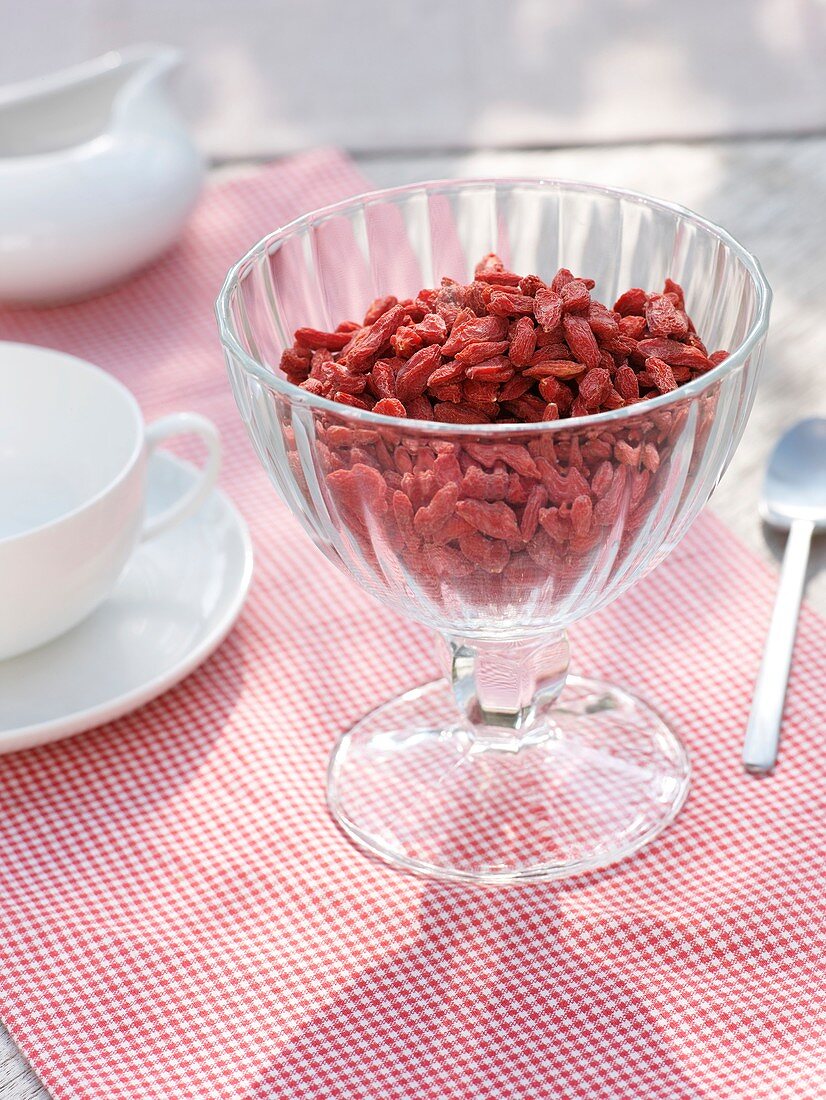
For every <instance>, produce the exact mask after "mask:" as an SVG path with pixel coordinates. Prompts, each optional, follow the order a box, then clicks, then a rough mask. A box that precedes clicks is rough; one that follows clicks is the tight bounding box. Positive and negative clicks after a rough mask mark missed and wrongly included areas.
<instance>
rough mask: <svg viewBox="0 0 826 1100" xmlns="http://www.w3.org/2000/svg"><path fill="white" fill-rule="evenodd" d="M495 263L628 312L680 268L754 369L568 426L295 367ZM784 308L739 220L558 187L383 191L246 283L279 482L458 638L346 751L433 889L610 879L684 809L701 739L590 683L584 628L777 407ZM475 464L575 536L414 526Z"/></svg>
mask: <svg viewBox="0 0 826 1100" xmlns="http://www.w3.org/2000/svg"><path fill="white" fill-rule="evenodd" d="M488 252H496V253H498V254H499V255H500V256H501V257H502V259H503V260H504V261H505V263H506V265H507V266H508V267H509V268H510V269H511V270H514V271H518V272H522V273H526V274H527V273H535V274H538V275H540V276H542V277H543V278H546V279H550V278H551V277H552V275H553V274H554V272H555V271H556V270H557V269H558V268H560V267H563V266H564V267H568V268H570V269H571V270H573V271H574V272H575V273H576V274H578V275H583V276H587V277H590V278H593V279H595V280H596V289H595V291H594V294H595V296H596V297H598V298H599V300H600V301H604V302H608V303H610V302H612V301H613V300H614V299H615V298H616V297H617V296H618V294H619V293H621V292H622V291H624V290H626V289H628V288H629V287H632V286H640V287H644V288H646V289H648V290H656V289H659V288H660V287H661V286H662V285H663V282H664V280H665V278H666V277H670V278H672V279H674V280H676V281H677V282H679V283H681V284H682V286H683V287H684V289H685V293H686V303H687V309H688V312H689V313H690V315H691V317H692V319H693V320H694V323H695V324H696V326H697V330H698V332H699V333H700V334H701V335H702V337H703V339H704V341H705V342H706V344H707V345H708V347H709V348H710V349H716V348H724V349H727V350H729V351H730V353H731V354H730V355H729V357H728V358H727V359H726V360H725V361H724V362H723V363H721V364H720V365H719V366H717V367H715V368H714V369H713V370H710V371H709V372H708V373H707V374H705V375H703V376H702V377H700V378H698V379H696V380H695V381H692V382H690V383H688V384H686V385H684V386H681V387H678V388H677V389H676V390H674V391H672V392H671V393H667V394H663V395H661V396H660V397H657V398H655V399H653V400H650V401H646V402H641V403H639V404H637V405H632V406H629V407H624V408H620V409H616V410H614V411H611V412H606V413H600V414H598V415H593V416H586V417H580V418H576V419H567V420H557V421H551V422H547V423H542V424H517V425H513V424H490V425H447V424H436V423H430V422H421V421H413V420H398V419H394V418H391V417H383V416H377V415H375V414H373V413H370V412H367V411H363V410H359V409H355V408H350V407H347V406H344V405H341V404H338V403H334V402H331V401H328V400H326V399H324V398H321V397H316V396H314V395H312V394H310V393H308V392H306V391H305V390H302V389H300V388H297V387H296V386H293V385H291V384H290V383H288V382H287V381H286V380H285V379H284V377H283V376H282V375H281V373H280V371H279V367H278V364H279V360H280V357H281V353H282V351H283V350H284V349H285V348H286V347H288V346H289V345H290V344H291V343H292V334H293V332H294V330H295V329H296V328H298V327H301V326H312V327H316V328H320V329H324V330H328V331H329V330H332V329H334V328H335V327H336V325H337V324H338V323H339V322H341V321H343V320H346V319H358V318H360V317H361V316H362V315H363V314H364V311H365V309H366V307H367V305H368V304H369V303H370V302H371V301H372V300H373V299H374V298H378V297H381V296H384V295H389V294H394V295H396V296H397V297H399V298H403V297H415V296H416V294H417V292H418V290H419V289H420V288H421V287H424V286H438V285H439V281H440V279H441V277H442V276H445V275H447V276H450V277H452V278H454V279H456V280H459V281H460V282H465V283H466V282H469V281H470V280H471V279H472V278H473V268H474V265H475V263H476V262H477V261H478V260H479V259H480V258H481V257H482V256H483V255H485V254H486V253H488ZM769 304H770V291H769V287H768V285H767V283H766V280H765V278H764V276H763V274H762V272H761V270H760V267H759V265H758V264H757V262H756V261H755V260H754V259H753V257H752V256H750V255H749V254H748V253H747V252H746V251H745V250H744V249H743V248H742V247H741V246H740V245H739V244H738V243H737V242H736V241H734V240H733V239H732V238H731V237H730V236H729V235H728V234H727V233H725V232H724V231H723V230H721V229H719V228H718V227H717V226H715V225H712V224H711V223H709V222H707V221H705V220H703V219H702V218H699V217H698V216H696V215H695V214H692V213H691V212H689V211H688V210H685V209H682V208H680V207H677V206H673V205H671V204H669V203H664V202H660V201H657V200H655V199H651V198H647V197H645V196H643V195H637V194H633V193H629V192H623V191H617V190H611V189H608V188H602V187H596V186H591V185H587V184H581V183H568V182H562V181H556V180H492V181H464V182H463V181H459V182H436V183H428V184H419V185H415V186H412V187H405V188H399V189H395V190H391V191H380V192H374V193H372V194H369V195H363V196H360V197H358V198H355V199H351V200H348V201H347V202H344V203H339V204H338V205H336V206H331V207H328V208H326V209H324V210H319V211H316V212H314V213H312V214H308V215H306V216H305V217H302V218H299V219H298V220H297V221H294V222H292V223H291V224H290V225H288V226H286V227H284V228H283V229H279V230H277V231H276V232H274V233H272V234H270V235H269V236H267V237H265V238H264V239H263V240H262V241H261V242H260V243H259V244H257V245H256V246H255V247H254V248H253V249H252V250H251V251H250V252H249V253H248V254H247V255H246V256H244V257H243V259H241V260H240V261H239V262H238V263H237V264H236V265H235V267H233V268H232V270H231V271H230V273H229V275H228V277H227V280H226V282H225V284H224V287H223V289H222V291H221V295H220V297H219V299H218V304H217V312H218V320H219V326H220V332H221V339H222V341H223V345H224V349H225V352H226V357H227V362H228V365H229V374H230V380H231V383H232V388H233V392H234V394H235V399H236V402H237V404H238V408H239V410H240V412H241V415H242V417H243V418H244V422H245V424H246V426H247V429H248V431H249V434H250V437H251V439H252V441H253V443H254V445H255V449H256V451H257V453H258V455H259V457H260V459H261V462H262V463H263V464H264V466H265V468H266V470H267V472H268V474H269V476H270V478H271V480H272V482H273V484H274V485H275V487H276V489H277V490H278V492H279V493H280V495H281V497H282V498H283V499H284V500H285V501H286V503H287V504H288V505H289V507H290V508H291V510H292V511H293V513H294V514H295V516H296V517H297V518H298V520H299V521H300V522H301V523H302V525H303V526H304V528H305V530H306V531H307V533H308V534H309V536H310V537H311V538H312V539H313V541H314V542H315V544H316V545H317V546H318V547H319V549H320V550H321V551H322V553H324V554H325V555H326V556H327V557H328V558H330V560H331V561H333V562H334V563H335V564H336V565H338V566H339V567H340V568H341V569H342V570H343V571H344V572H345V573H347V574H348V575H349V576H350V577H351V578H352V579H353V580H355V581H356V582H358V583H359V584H360V585H362V586H363V587H364V588H365V589H367V591H368V592H370V593H371V595H373V596H375V597H376V598H377V599H379V600H381V601H382V602H384V603H386V604H389V605H390V606H392V607H394V608H395V609H396V610H398V611H400V612H401V613H402V614H404V615H408V616H410V617H411V618H414V619H418V620H420V621H422V622H424V623H427V624H428V625H429V626H431V627H432V628H434V629H435V630H436V631H437V632H438V633H439V635H440V636H441V638H442V639H443V642H444V644H443V646H442V651H443V653H444V667H445V673H446V676H445V679H444V680H441V681H437V682H434V683H432V684H428V685H424V686H422V687H417V688H415V689H413V690H406V691H405V693H404V694H402V695H400V696H399V697H397V698H395V699H393V700H391V701H389V702H385V703H383V704H382V705H380V706H378V708H377V709H376V710H374V711H373V712H372V713H371V714H369V715H367V716H366V717H365V718H364V719H363V720H362V721H361V722H359V723H358V724H357V725H356V726H355V727H354V728H353V729H351V730H350V731H348V732H347V733H345V734H344V735H343V736H342V737H341V738H340V739H339V741H338V743H337V746H336V748H335V751H334V754H333V758H332V761H331V766H330V772H329V785H328V798H329V804H330V808H331V811H332V813H333V815H334V816H335V818H336V820H337V821H338V822H339V824H340V825H341V826H342V827H343V828H344V829H345V830H346V831H347V833H348V834H349V835H350V836H351V837H352V838H353V839H354V840H356V842H357V843H358V844H359V845H361V846H362V847H364V848H366V849H368V850H370V851H371V852H373V853H375V854H377V855H379V856H381V857H382V858H384V859H386V860H388V861H390V862H393V863H395V864H396V865H398V866H402V867H405V868H407V869H409V870H413V871H417V872H419V873H423V874H428V875H432V876H437V877H440V878H448V879H463V880H470V881H479V882H511V881H512V882H515V881H521V880H534V879H538V878H559V877H564V876H567V875H571V874H575V873H578V872H581V871H585V870H589V869H593V868H596V867H601V866H605V865H607V864H610V863H612V862H614V861H615V860H617V859H620V858H623V857H625V856H627V855H629V854H630V853H632V852H634V851H636V850H637V849H638V848H640V847H641V846H642V845H643V844H645V843H647V842H648V841H650V840H651V839H652V838H653V837H654V836H656V835H657V833H659V832H660V831H661V830H662V829H663V828H664V827H665V826H666V825H667V824H668V823H669V822H670V821H671V820H672V819H673V817H674V816H675V814H676V813H677V811H678V810H679V808H680V806H681V805H682V803H683V801H684V799H685V796H686V793H687V790H688V780H689V764H688V759H687V756H686V753H685V750H684V748H683V746H682V744H681V743H680V741H679V739H678V737H677V735H676V734H675V733H674V732H673V731H672V730H671V729H669V728H668V727H667V726H666V725H665V723H664V722H663V721H662V720H661V719H660V717H659V716H658V715H657V714H656V713H655V712H654V711H653V710H652V709H651V708H650V707H649V706H648V705H647V704H646V703H644V702H643V701H641V700H640V699H638V698H636V697H635V696H633V695H631V694H629V693H628V692H627V691H625V690H622V689H620V688H617V687H615V686H612V685H610V684H607V683H604V682H602V681H599V680H584V679H581V678H579V677H574V676H569V675H568V671H567V670H568V646H567V641H566V636H565V630H566V628H567V627H568V626H569V624H571V623H573V622H576V621H577V620H579V619H582V618H583V617H584V616H586V615H589V614H591V613H592V612H594V611H596V610H597V609H598V608H600V607H602V606H604V605H605V604H607V603H608V602H609V601H610V600H613V599H614V598H615V597H617V596H618V595H620V593H622V592H624V591H625V590H626V589H627V588H628V587H629V586H630V585H631V584H634V583H635V582H636V581H638V580H639V579H640V578H641V577H643V576H645V574H646V573H647V572H648V571H649V570H651V569H652V568H654V566H656V565H657V564H658V562H660V561H662V560H663V558H664V557H665V556H666V555H667V554H669V553H670V551H671V550H672V549H673V548H674V546H676V544H677V543H678V542H679V540H680V539H681V538H682V536H683V535H684V534H685V532H686V530H687V529H688V527H689V525H690V524H691V522H692V521H693V520H694V518H695V517H696V515H697V513H698V512H699V511H700V509H701V508H702V507H703V505H704V504H705V503H706V501H707V500H708V497H709V495H710V494H711V492H712V490H713V489H714V487H715V485H716V484H717V482H718V480H719V479H720V477H721V476H722V474H723V472H724V470H725V469H726V466H727V465H728V462H729V460H730V458H731V456H732V454H733V452H734V449H735V447H736V446H737V443H738V441H739V439H740V436H741V434H742V431H743V427H744V425H745V422H746V418H747V416H748V413H749V409H750V407H751V403H752V398H753V395H754V388H755V384H756V381H757V376H758V371H759V365H760V359H761V353H762V349H763V343H764V338H765V334H766V328H767V324H768V315H769ZM473 466H476V467H478V468H479V470H480V471H481V472H484V473H489V472H490V471H491V470H492V469H497V470H500V471H501V470H502V468H503V466H504V467H505V468H506V470H507V472H508V476H510V475H512V474H513V475H516V476H517V479H518V483H519V484H521V486H522V489H523V490H524V495H525V500H522V501H520V500H519V489H518V485H517V490H516V494H517V495H516V502H515V503H514V512H515V513H516V515H517V516H518V517H519V518H520V520H521V519H522V518H523V517H524V510H525V508H526V507H528V505H527V503H525V501H526V500H527V499H528V498H529V494H530V490H531V488H532V487H533V486H534V485H535V484H541V485H542V486H543V488H544V490H545V493H544V499H545V501H546V503H547V504H548V505H549V506H551V507H557V508H558V509H559V514H558V516H557V520H558V522H557V520H553V521H548V517H545V519H546V522H545V523H544V524H543V525H540V526H537V527H536V530H532V528H533V523H532V522H530V523H528V522H526V524H525V529H524V531H523V532H522V534H516V535H514V534H513V533H511V536H510V537H509V538H506V539H492V540H490V541H489V542H484V543H482V544H480V546H481V547H482V548H483V549H482V550H480V552H479V553H478V554H477V558H478V560H469V559H468V556H467V554H465V553H463V552H461V551H460V549H459V543H458V541H456V540H455V538H454V540H450V539H447V538H446V535H448V534H450V533H451V531H458V530H459V529H460V528H461V524H458V525H456V524H454V525H453V527H448V529H447V531H445V530H442V531H440V532H438V533H435V534H433V535H432V536H431V535H428V534H427V533H426V532H424V531H422V530H419V531H417V530H416V529H415V528H414V527H412V526H411V523H410V517H409V515H406V514H405V512H406V509H399V507H398V503H399V501H398V498H397V496H396V495H395V494H396V493H397V491H398V490H399V489H402V490H403V491H404V493H405V495H406V496H408V497H409V498H411V499H412V503H413V507H414V510H415V508H417V507H422V506H424V505H426V503H427V501H428V500H429V499H430V498H431V496H432V493H433V490H434V486H435V485H440V484H444V483H446V482H447V481H449V480H450V479H451V478H453V479H456V480H460V479H461V477H463V476H464V474H465V473H466V472H467V470H468V469H469V468H470V467H473ZM582 496H587V497H588V503H585V504H584V503H583V502H582V501H580V505H579V506H578V516H577V521H576V522H575V523H573V522H572V519H571V514H570V508H569V507H568V506H569V505H570V503H571V501H572V500H574V499H575V498H576V497H582ZM402 503H403V502H402ZM523 535H524V537H523ZM477 541H478V540H477ZM685 611H686V613H687V614H690V609H689V608H686V609H685ZM652 631H656V621H654V620H652ZM331 644H334V641H333V640H332V639H331ZM618 644H621V639H618ZM321 679H322V680H323V676H322V677H321ZM409 686H410V685H400V687H402V688H405V689H406V688H408V687H409ZM698 690H700V686H699V685H698Z"/></svg>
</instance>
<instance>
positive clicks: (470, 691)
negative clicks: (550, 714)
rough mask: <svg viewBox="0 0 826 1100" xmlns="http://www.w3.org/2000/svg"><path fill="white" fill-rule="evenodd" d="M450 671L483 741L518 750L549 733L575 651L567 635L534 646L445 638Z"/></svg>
mask: <svg viewBox="0 0 826 1100" xmlns="http://www.w3.org/2000/svg"><path fill="white" fill-rule="evenodd" d="M443 641H444V643H445V645H444V647H443V654H444V665H445V672H446V674H447V677H448V679H449V681H450V684H451V687H452V689H453V694H454V697H455V699H456V702H457V704H458V706H459V709H460V711H461V712H462V715H463V717H464V718H465V720H466V721H467V722H468V723H469V724H470V725H471V726H472V727H473V730H474V732H475V734H476V736H477V737H478V738H479V740H480V741H484V742H489V743H490V744H491V747H497V748H503V749H510V750H515V749H517V748H518V747H519V746H520V745H521V744H524V743H525V742H526V741H533V740H534V739H536V738H537V737H539V738H543V737H544V736H546V735H547V733H548V732H549V728H550V727H549V724H548V722H547V720H546V715H547V711H548V710H549V709H550V707H551V706H552V705H553V703H554V701H555V700H556V698H557V697H558V695H559V694H560V692H561V691H562V689H563V687H564V686H565V677H566V675H567V673H568V662H569V658H570V652H569V649H568V638H567V635H566V634H565V633H564V631H562V632H560V633H559V634H555V635H551V636H548V637H545V638H541V639H531V640H529V641H524V640H522V641H491V642H488V641H479V640H478V639H473V640H470V639H467V638H461V637H457V636H454V635H448V636H446V637H445V638H444V639H443Z"/></svg>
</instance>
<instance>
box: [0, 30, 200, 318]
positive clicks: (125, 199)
mask: <svg viewBox="0 0 826 1100" xmlns="http://www.w3.org/2000/svg"><path fill="white" fill-rule="evenodd" d="M178 63H179V54H178V52H177V51H176V50H173V49H171V48H169V47H165V46H135V47H131V48H129V49H125V50H121V51H118V52H114V53H107V54H104V55H103V56H102V57H99V58H96V59H95V60H93V61H89V62H85V63H84V64H81V65H77V66H74V67H72V68H70V69H66V70H63V71H62V72H59V73H55V74H53V75H51V76H46V77H39V78H37V79H35V80H30V81H26V82H25V83H23V84H17V85H14V86H12V87H9V88H6V89H4V90H0V301H2V302H6V303H9V302H11V303H24V302H39V303H51V302H60V301H65V300H68V299H73V298H81V297H84V296H86V295H89V294H94V293H96V292H97V291H100V290H102V289H104V288H105V287H107V286H108V285H110V284H111V283H114V282H116V281H118V280H119V279H122V278H124V277H125V276H127V275H130V274H131V273H132V272H134V271H136V270H137V269H138V268H140V267H142V266H143V265H144V264H147V263H149V261H150V260H153V259H154V258H155V257H156V256H158V255H159V254H160V253H161V252H163V251H164V249H166V248H167V247H168V246H169V245H170V244H171V243H172V242H173V241H174V240H175V238H176V237H177V236H178V234H179V232H180V230H181V228H182V226H183V223H184V221H185V220H186V217H187V215H188V214H189V212H190V210H191V209H192V207H193V205H194V203H195V200H196V198H197V196H198V192H199V190H200V187H201V182H202V179H203V163H202V160H201V157H200V155H199V153H198V151H197V150H196V148H195V146H194V145H193V143H192V140H191V138H190V136H189V134H188V133H187V131H186V129H185V127H184V125H183V123H182V122H181V120H180V119H179V117H178V115H177V113H176V112H175V110H174V108H173V106H172V104H171V102H170V99H169V96H168V92H167V87H166V84H167V80H166V78H167V76H168V74H169V73H170V71H171V70H172V69H174V68H175V67H176V66H177V65H178Z"/></svg>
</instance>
